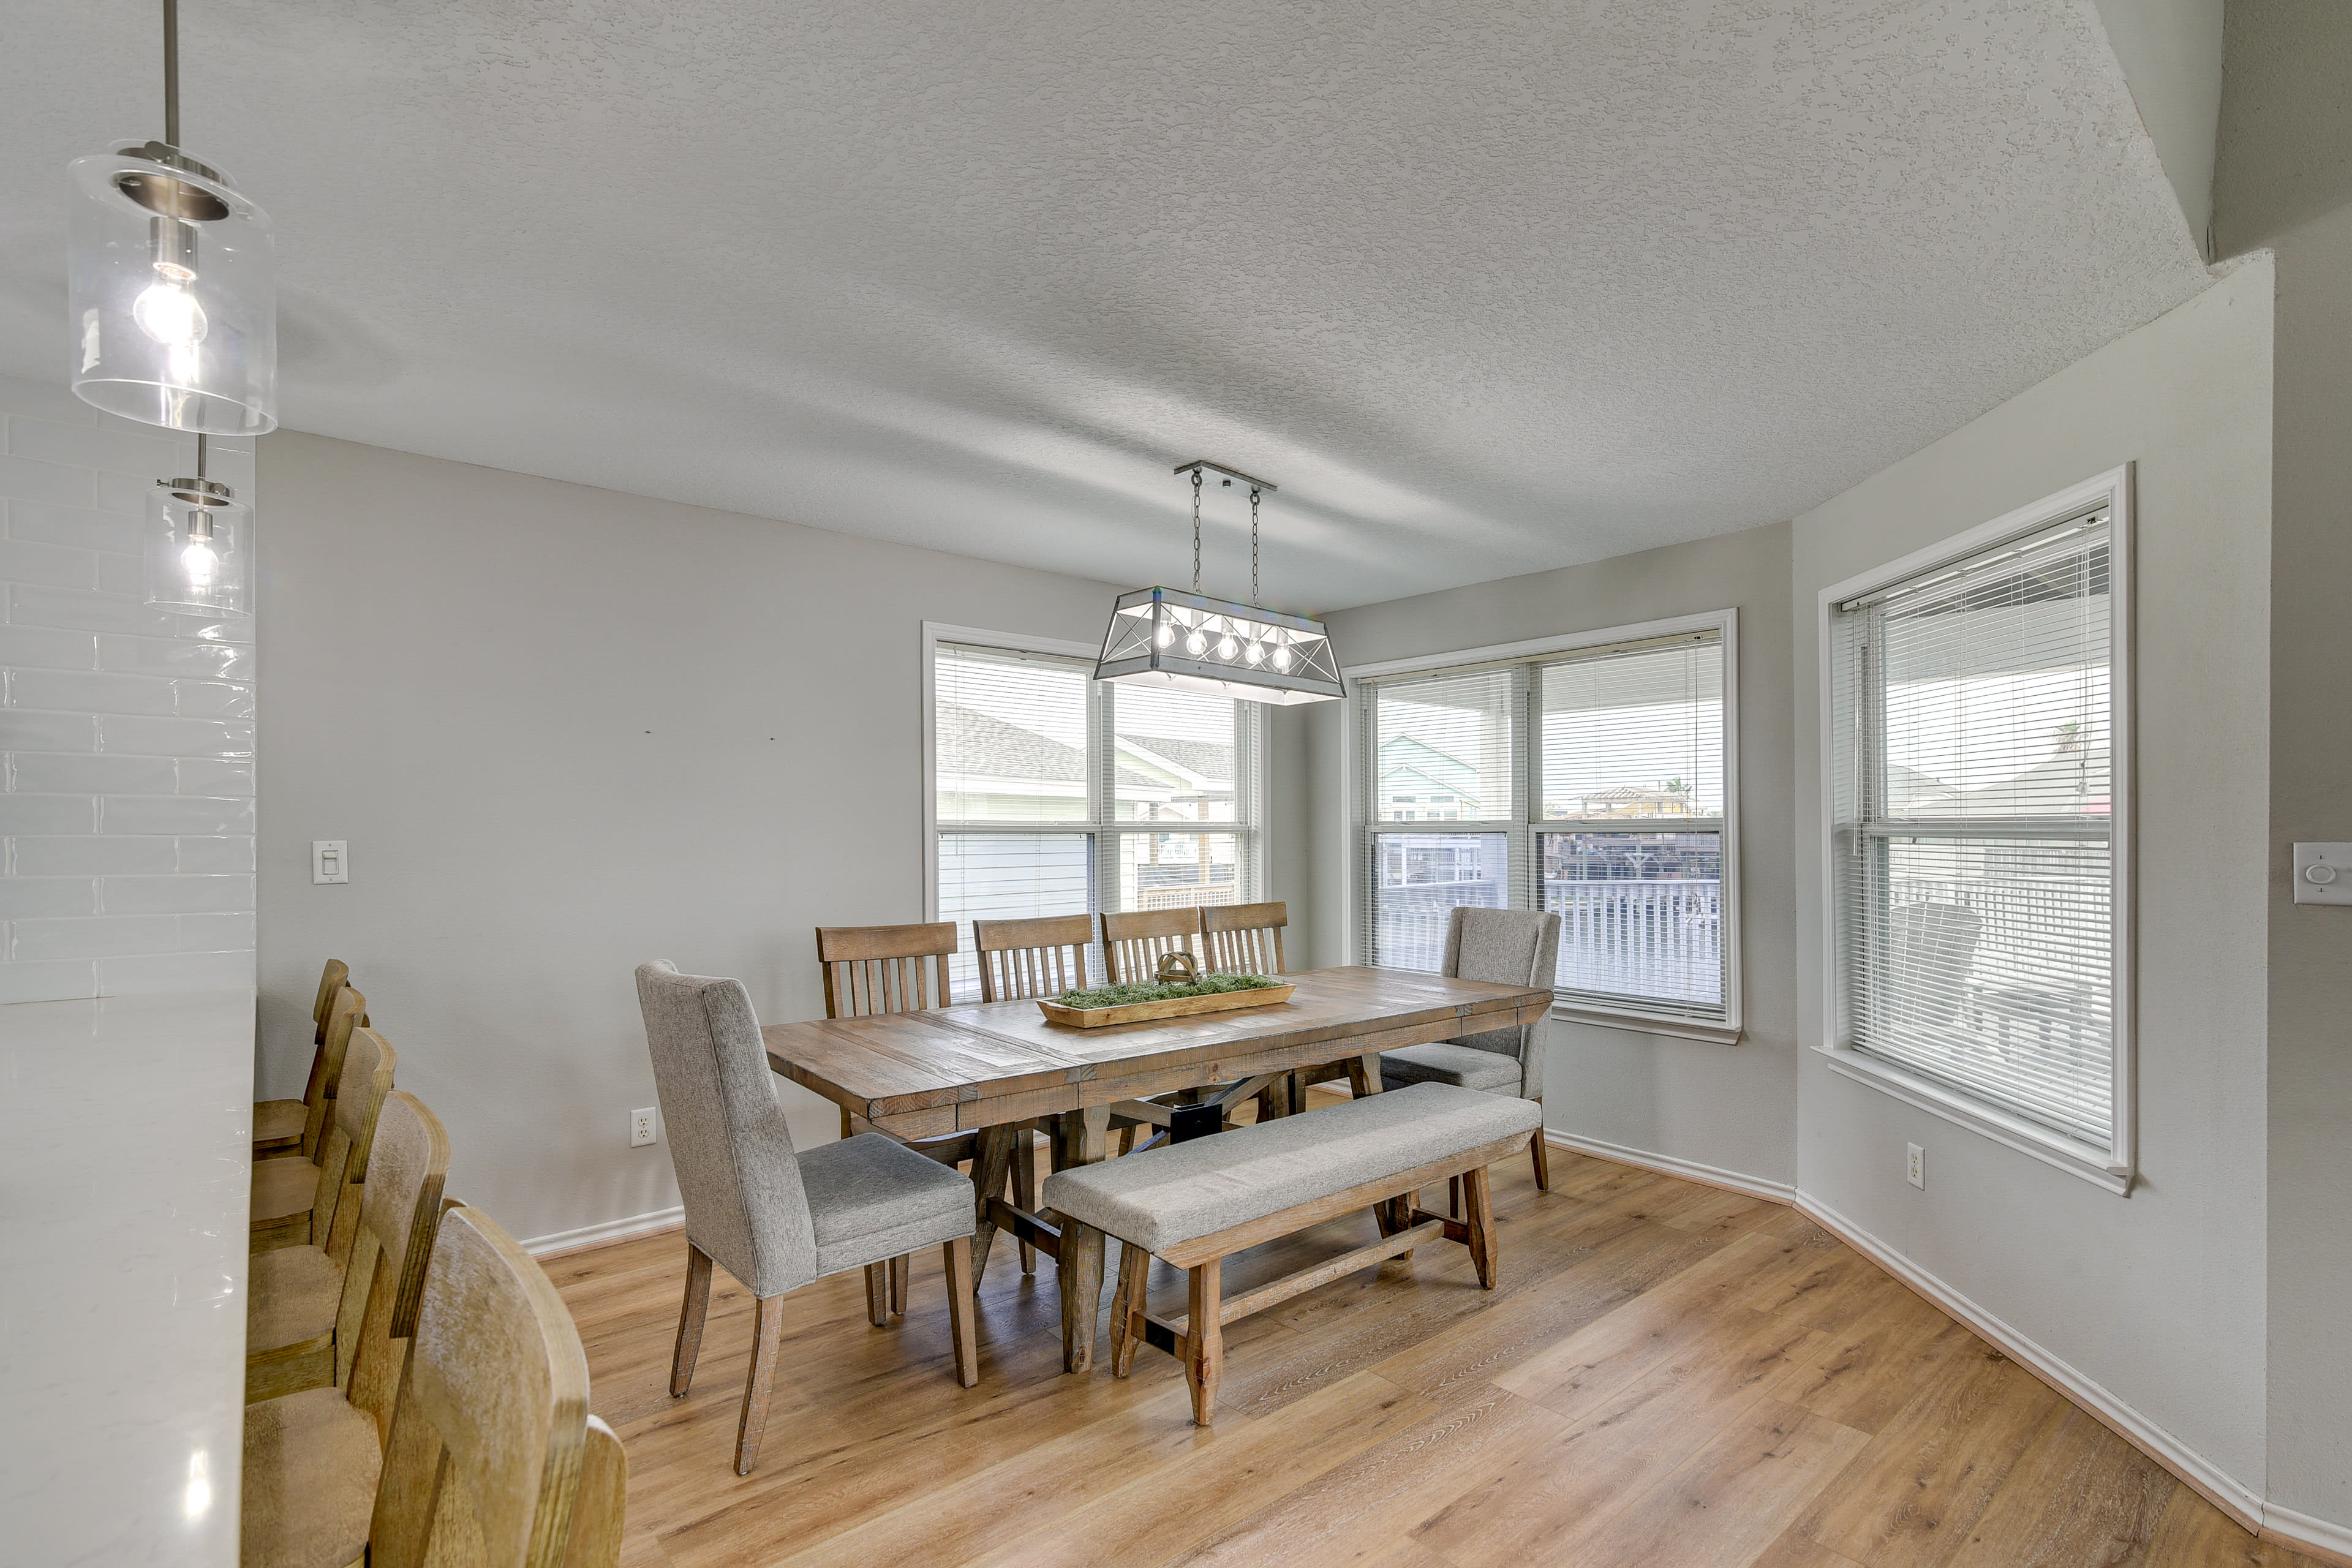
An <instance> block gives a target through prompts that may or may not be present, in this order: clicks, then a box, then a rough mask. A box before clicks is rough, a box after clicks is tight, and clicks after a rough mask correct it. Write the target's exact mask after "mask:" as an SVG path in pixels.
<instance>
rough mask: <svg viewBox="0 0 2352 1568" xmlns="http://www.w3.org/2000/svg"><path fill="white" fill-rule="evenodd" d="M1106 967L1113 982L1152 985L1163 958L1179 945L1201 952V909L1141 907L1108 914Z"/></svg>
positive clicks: (1104, 927) (1103, 921)
mask: <svg viewBox="0 0 2352 1568" xmlns="http://www.w3.org/2000/svg"><path fill="white" fill-rule="evenodd" d="M1102 923H1103V970H1104V973H1106V974H1108V976H1109V979H1110V983H1111V984H1113V985H1149V984H1151V974H1152V971H1153V970H1154V969H1156V968H1157V967H1158V966H1159V963H1160V960H1161V959H1162V958H1164V957H1166V956H1167V955H1168V954H1169V953H1171V952H1175V951H1177V950H1178V949H1180V948H1181V949H1182V950H1183V951H1184V952H1189V953H1191V954H1192V956H1193V957H1194V958H1196V959H1197V958H1199V957H1200V956H1201V911H1200V910H1196V909H1181V910H1136V911H1133V912H1130V913H1126V914H1106V915H1104V916H1103V918H1102Z"/></svg>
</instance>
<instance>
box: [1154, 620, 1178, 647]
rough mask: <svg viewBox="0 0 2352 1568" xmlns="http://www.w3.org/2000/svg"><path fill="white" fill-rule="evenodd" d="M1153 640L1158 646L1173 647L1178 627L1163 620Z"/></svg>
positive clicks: (1155, 645)
mask: <svg viewBox="0 0 2352 1568" xmlns="http://www.w3.org/2000/svg"><path fill="white" fill-rule="evenodd" d="M1151 641H1152V645H1153V646H1154V647H1172V646H1173V645H1174V643H1175V641H1176V628H1175V627H1174V626H1170V625H1169V624H1168V623H1167V622H1165V621H1162V622H1161V623H1160V630H1159V631H1158V632H1156V633H1155V634H1153V636H1152V638H1151Z"/></svg>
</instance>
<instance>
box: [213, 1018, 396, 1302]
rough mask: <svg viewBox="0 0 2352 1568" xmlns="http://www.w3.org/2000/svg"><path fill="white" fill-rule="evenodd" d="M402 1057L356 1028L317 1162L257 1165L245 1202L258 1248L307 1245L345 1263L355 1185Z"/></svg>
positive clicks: (355, 1209) (355, 1208)
mask: <svg viewBox="0 0 2352 1568" xmlns="http://www.w3.org/2000/svg"><path fill="white" fill-rule="evenodd" d="M398 1057H399V1053H398V1052H396V1051H394V1049H393V1048H392V1042H390V1041H389V1040H386V1039H385V1038H384V1037H383V1036H382V1035H379V1034H377V1033H376V1032H375V1031H374V1030H373V1029H353V1030H352V1033H351V1039H350V1041H349V1043H348V1044H347V1045H346V1046H345V1047H344V1050H343V1059H342V1064H341V1066H342V1072H341V1093H339V1094H338V1095H337V1096H336V1097H335V1098H334V1100H332V1101H331V1102H330V1105H331V1110H332V1118H331V1123H330V1125H329V1128H328V1131H327V1137H326V1141H325V1142H323V1143H322V1144H320V1162H319V1163H318V1164H317V1165H315V1166H314V1165H312V1164H311V1163H310V1162H309V1161H307V1160H264V1161H261V1162H260V1163H257V1164H256V1165H255V1166H254V1167H253V1186H252V1194H251V1197H250V1200H249V1203H248V1207H249V1209H250V1211H251V1216H252V1248H253V1250H254V1251H256V1252H266V1251H268V1250H269V1249H271V1248H273V1247H299V1246H302V1245H303V1244H304V1243H306V1242H309V1243H314V1244H316V1245H317V1246H319V1247H324V1248H325V1249H326V1250H327V1252H328V1254H329V1256H331V1258H334V1259H335V1260H336V1261H337V1262H338V1263H340V1262H341V1261H342V1258H343V1255H344V1254H345V1253H346V1252H348V1251H350V1249H351V1240H352V1231H353V1229H354V1228H355V1227H356V1226H357V1225H358V1223H359V1194H358V1187H357V1185H356V1184H358V1183H361V1182H362V1181H364V1180H366V1177H367V1163H368V1151H369V1149H370V1147H371V1146H372V1145H373V1142H374V1141H375V1129H376V1122H377V1121H378V1119H379V1117H380V1116H381V1114H382V1112H383V1101H384V1096H386V1095H388V1094H390V1093H391V1092H392V1082H393V1072H394V1068H395V1066H396V1065H397V1061H398ZM339 1222H340V1223H339Z"/></svg>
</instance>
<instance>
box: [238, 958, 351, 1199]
mask: <svg viewBox="0 0 2352 1568" xmlns="http://www.w3.org/2000/svg"><path fill="white" fill-rule="evenodd" d="M367 1021H368V1020H367V998H366V997H365V996H362V994H360V993H359V992H358V991H357V990H356V989H354V988H353V987H352V986H351V985H349V984H341V985H338V986H336V987H335V989H334V993H333V994H331V995H330V996H329V997H328V998H327V1007H326V1016H325V1018H324V1019H323V1021H322V1022H321V1023H320V1025H319V1028H318V1035H319V1043H318V1046H317V1047H316V1048H315V1049H314V1050H313V1052H312V1055H311V1061H310V1083H309V1085H308V1086H307V1087H306V1088H305V1089H303V1091H302V1098H301V1099H300V1100H294V1101H289V1102H276V1103H291V1104H295V1105H299V1106H300V1107H301V1108H302V1122H301V1127H300V1129H299V1133H298V1135H297V1139H296V1142H295V1145H294V1147H293V1148H292V1149H290V1150H281V1151H279V1152H275V1153H271V1154H268V1155H261V1154H257V1155H256V1156H255V1161H256V1163H262V1162H263V1161H265V1160H268V1159H278V1158H283V1157H285V1155H286V1154H289V1153H291V1154H299V1155H301V1156H302V1157H303V1158H305V1159H307V1160H309V1161H310V1163H312V1164H314V1165H315V1164H317V1163H319V1145H320V1142H323V1141H324V1140H325V1138H326V1135H327V1122H328V1120H329V1116H328V1110H327V1107H328V1104H329V1102H330V1101H331V1100H333V1099H334V1097H335V1086H336V1085H337V1084H338V1083H339V1082H341V1079H342V1072H343V1047H344V1045H345V1044H346V1043H347V1042H348V1041H349V1040H350V1039H351V1035H352V1030H353V1029H355V1028H360V1027H362V1026H365V1025H366V1023H367ZM268 1103H273V1102H271V1101H262V1100H257V1101H256V1102H255V1104H256V1106H257V1107H258V1106H260V1105H263V1104H268Z"/></svg>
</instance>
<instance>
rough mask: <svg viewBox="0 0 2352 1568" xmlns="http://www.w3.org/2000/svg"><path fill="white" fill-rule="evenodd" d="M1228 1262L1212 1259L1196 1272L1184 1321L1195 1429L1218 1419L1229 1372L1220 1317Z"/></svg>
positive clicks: (1186, 1376)
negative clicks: (1220, 1391) (1221, 1387)
mask: <svg viewBox="0 0 2352 1568" xmlns="http://www.w3.org/2000/svg"><path fill="white" fill-rule="evenodd" d="M1224 1261H1225V1260H1224V1259H1223V1258H1211V1259H1209V1261H1207V1262H1206V1263H1203V1264H1202V1265H1201V1266H1200V1267H1199V1268H1195V1269H1193V1270H1192V1289H1191V1291H1190V1292H1189V1296H1190V1300H1189V1301H1188V1303H1187V1307H1186V1312H1187V1315H1186V1317H1185V1320H1184V1382H1185V1383H1186V1384H1188V1385H1190V1387H1191V1388H1192V1425H1194V1426H1209V1425H1210V1424H1211V1423H1212V1422H1213V1420H1214V1419H1215V1416H1216V1411H1217V1380H1218V1378H1219V1377H1221V1376H1222V1375H1223V1373H1224V1370H1225V1335H1224V1330H1223V1326H1222V1325H1221V1324H1220V1323H1219V1322H1218V1321H1217V1320H1218V1316H1219V1313H1220V1312H1221V1310H1223V1306H1224V1281H1223V1268H1224Z"/></svg>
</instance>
